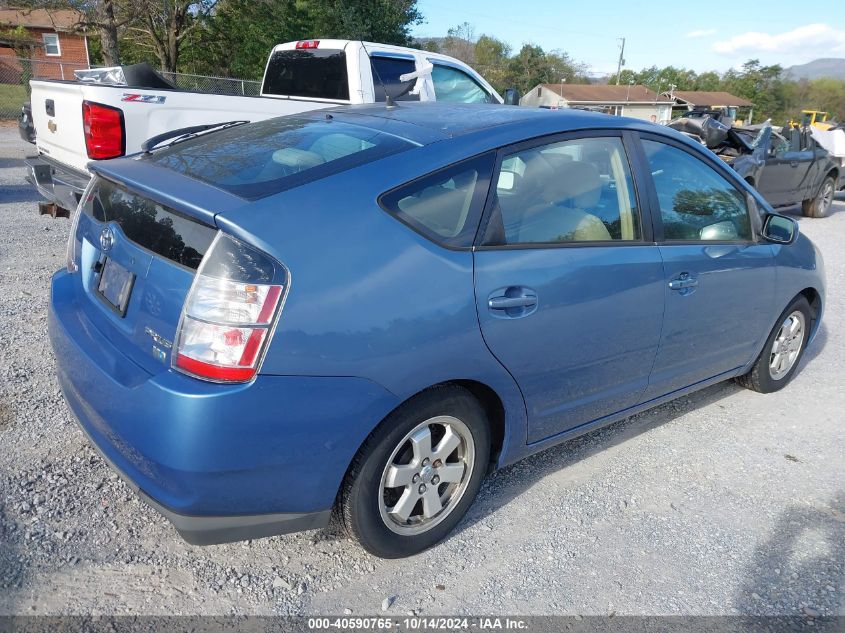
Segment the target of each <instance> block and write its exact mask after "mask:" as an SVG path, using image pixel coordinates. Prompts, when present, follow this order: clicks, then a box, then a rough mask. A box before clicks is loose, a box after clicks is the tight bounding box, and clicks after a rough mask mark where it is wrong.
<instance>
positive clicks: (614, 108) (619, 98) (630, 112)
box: [519, 84, 675, 123]
mask: <svg viewBox="0 0 845 633" xmlns="http://www.w3.org/2000/svg"><path fill="white" fill-rule="evenodd" d="M519 105H521V106H530V107H541V108H578V109H580V110H593V111H596V112H604V113H606V114H615V115H618V116H627V117H632V118H635V119H644V120H646V121H655V122H656V123H667V122H668V121H669V120H670V119H671V118H672V106H673V105H675V101H674V100H673V99H670V98H669V97H667V96H662V95H659V94H657V93H656V92H654V91H653V90H649V89H648V88H646V87H645V86H637V85H634V86H630V85H626V86H612V85H593V84H540V85H538V86H535V87H534V88H532V89H531V90H529V91H528V92H527V93H525V94H524V95H523V96H522V98H521V99H520V100H519Z"/></svg>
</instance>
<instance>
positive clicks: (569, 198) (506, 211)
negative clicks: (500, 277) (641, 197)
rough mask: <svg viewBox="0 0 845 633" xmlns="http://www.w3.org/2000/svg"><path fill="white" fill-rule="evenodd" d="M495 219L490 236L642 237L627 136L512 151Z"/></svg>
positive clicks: (545, 239) (513, 240) (536, 239)
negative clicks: (626, 147)
mask: <svg viewBox="0 0 845 633" xmlns="http://www.w3.org/2000/svg"><path fill="white" fill-rule="evenodd" d="M490 225H491V226H490V227H488V230H487V238H486V239H485V244H533V243H565V242H597V241H598V242H609V241H616V240H618V241H630V240H638V239H640V222H639V213H638V211H637V204H636V197H635V195H634V186H633V182H632V179H631V170H630V167H629V165H628V159H627V156H626V154H625V149H624V146H623V144H622V139H620V138H618V137H602V138H582V139H576V140H572V141H563V142H560V143H553V144H550V145H543V146H540V147H533V148H531V149H527V150H523V151H521V152H517V153H514V154H510V155H509V156H507V157H505V159H504V160H503V161H502V167H501V169H500V172H499V176H498V179H497V182H496V204H495V205H494V208H493V215H492V216H491V219H490Z"/></svg>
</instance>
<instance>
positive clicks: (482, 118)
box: [320, 101, 666, 145]
mask: <svg viewBox="0 0 845 633" xmlns="http://www.w3.org/2000/svg"><path fill="white" fill-rule="evenodd" d="M320 112H322V113H326V112H331V113H332V115H337V116H339V117H341V118H347V117H348V118H347V120H349V121H350V122H353V121H354V122H356V123H358V124H360V125H364V126H367V127H372V128H376V129H381V128H383V127H386V126H390V131H391V132H392V133H394V134H398V135H400V136H403V137H405V138H407V139H408V140H410V141H413V142H416V143H420V144H422V145H426V144H428V143H432V142H436V141H439V140H444V139H448V138H455V137H461V136H466V135H470V134H485V135H488V136H490V137H491V140H493V137H495V141H496V142H499V143H501V142H505V143H511V142H518V141H520V140H523V139H528V138H532V137H535V136H540V135H545V134H554V133H555V132H567V131H574V130H584V129H603V128H615V129H619V128H631V129H642V130H646V131H652V132H658V133H661V132H662V133H664V134H665V133H666V128H665V127H663V126H658V125H655V124H653V123H650V122H647V121H639V120H637V119H629V118H626V117H619V116H611V115H608V114H601V113H598V112H589V111H586V110H575V109H571V108H565V109H561V110H548V109H545V108H530V107H519V106H505V105H500V104H479V103H443V102H439V103H438V102H414V101H400V102H398V103H397V105H396V106H395V107H392V108H388V107H387V106H385V104H383V103H380V104H365V105H351V106H340V107H338V108H333V109H332V110H321V111H320ZM356 119H357V120H356ZM366 119H369V120H366ZM492 132H495V134H491V133H492Z"/></svg>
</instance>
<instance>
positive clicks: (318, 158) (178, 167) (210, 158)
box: [146, 116, 417, 199]
mask: <svg viewBox="0 0 845 633" xmlns="http://www.w3.org/2000/svg"><path fill="white" fill-rule="evenodd" d="M416 146H417V145H416V144H415V143H413V142H411V141H408V140H405V139H402V138H399V137H397V136H394V135H392V134H386V133H384V132H380V131H378V130H375V129H373V128H368V127H363V126H360V125H354V124H350V123H344V122H342V121H337V120H333V119H327V118H326V117H325V116H315V117H314V118H304V117H303V118H299V117H297V118H293V117H280V118H277V119H268V120H266V121H259V122H257V123H251V124H248V125H240V126H237V127H232V128H229V129H225V130H221V131H219V132H214V133H212V134H206V135H202V136H199V137H197V138H195V139H192V140H188V141H183V142H181V143H177V144H176V145H172V146H169V147H165V148H164V149H162V150H159V151H157V152H155V153H153V154H152V155H151V156H148V157H146V160H149V161H151V162H153V163H155V164H158V165H161V166H163V167H168V168H170V169H172V170H174V171H176V172H178V173H180V174H184V175H186V176H189V177H190V178H194V179H196V180H200V181H202V182H206V183H208V184H210V185H213V186H215V187H218V188H220V189H224V190H226V191H228V192H230V193H233V194H235V195H236V196H240V197H242V198H247V199H256V198H263V197H265V196H269V195H272V194H274V193H278V192H280V191H285V190H286V189H291V188H292V187H297V186H299V185H303V184H305V183H308V182H313V181H315V180H319V179H320V178H325V177H326V176H330V175H333V174H337V173H340V172H342V171H345V170H347V169H352V168H353V167H357V166H360V165H363V164H365V163H369V162H371V161H374V160H379V159H381V158H385V157H386V156H390V155H392V154H395V153H397V152H401V151H403V150H406V149H410V148H412V147H416Z"/></svg>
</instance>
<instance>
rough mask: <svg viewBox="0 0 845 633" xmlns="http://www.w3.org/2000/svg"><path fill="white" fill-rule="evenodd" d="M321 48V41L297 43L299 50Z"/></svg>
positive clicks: (301, 41)
mask: <svg viewBox="0 0 845 633" xmlns="http://www.w3.org/2000/svg"><path fill="white" fill-rule="evenodd" d="M319 46H320V40H300V41H299V42H297V43H296V47H297V48H300V49H301V48H317V47H319Z"/></svg>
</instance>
